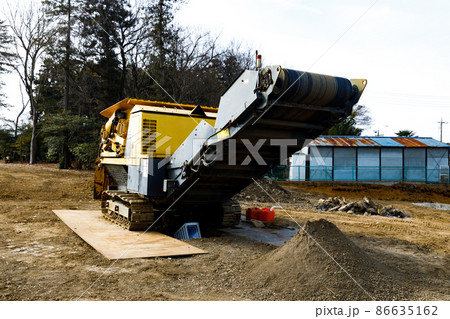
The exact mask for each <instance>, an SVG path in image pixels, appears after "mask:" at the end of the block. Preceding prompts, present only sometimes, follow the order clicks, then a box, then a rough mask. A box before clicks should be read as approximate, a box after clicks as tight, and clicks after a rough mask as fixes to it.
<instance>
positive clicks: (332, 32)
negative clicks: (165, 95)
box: [176, 0, 450, 142]
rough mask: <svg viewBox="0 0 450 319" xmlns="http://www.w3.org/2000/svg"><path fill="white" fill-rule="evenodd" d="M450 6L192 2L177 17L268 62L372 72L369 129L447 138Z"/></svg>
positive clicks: (350, 0)
mask: <svg viewBox="0 0 450 319" xmlns="http://www.w3.org/2000/svg"><path fill="white" fill-rule="evenodd" d="M449 12H450V2H449V1H440V0H430V1H416V0H413V1H411V0H409V1H402V0H390V1H388V0H378V1H375V0H340V1H331V0H315V1H313V0H311V1H306V0H305V1H302V0H258V1H257V0H227V1H211V0H189V2H188V3H187V4H185V5H184V6H183V7H181V9H180V10H179V11H178V12H177V13H176V21H177V22H178V23H179V24H180V25H184V26H190V27H192V28H197V29H199V30H203V31H207V30H210V31H211V32H212V33H213V34H220V38H221V39H222V41H223V43H227V42H228V41H231V40H235V41H237V42H242V43H243V44H244V45H246V46H248V47H249V48H251V49H257V50H259V52H260V53H261V54H262V55H263V64H265V65H271V64H279V65H281V66H283V67H289V68H294V69H297V70H302V71H311V72H317V73H324V74H330V75H336V76H343V77H347V78H366V79H367V80H368V85H367V88H366V91H365V92H364V94H363V96H362V98H361V100H360V104H364V105H366V106H367V107H368V108H369V109H370V113H371V116H372V118H373V125H372V127H371V128H370V129H367V130H365V131H364V132H363V134H365V135H375V133H374V131H378V130H379V131H380V133H381V134H383V135H385V136H392V135H394V133H395V132H397V131H398V130H401V129H409V130H413V131H415V132H416V133H417V134H418V135H419V136H430V137H434V138H436V139H439V135H440V130H439V124H438V122H439V121H440V120H441V117H442V118H443V119H444V121H446V122H450V112H449V110H450V76H449V74H450V14H449ZM443 128H444V130H443V141H446V142H450V124H446V125H445V124H444V126H443Z"/></svg>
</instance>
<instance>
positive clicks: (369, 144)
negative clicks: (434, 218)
mask: <svg viewBox="0 0 450 319" xmlns="http://www.w3.org/2000/svg"><path fill="white" fill-rule="evenodd" d="M449 150H450V147H449V145H447V144H444V143H441V142H439V141H437V140H435V139H433V138H430V137H378V136H377V137H362V136H321V137H318V138H316V139H315V140H314V141H313V142H312V143H311V144H309V147H308V149H307V150H305V149H304V150H302V151H303V153H300V152H299V153H296V154H294V155H293V157H292V158H291V165H290V167H289V179H290V180H311V181H411V182H427V183H448V182H449Z"/></svg>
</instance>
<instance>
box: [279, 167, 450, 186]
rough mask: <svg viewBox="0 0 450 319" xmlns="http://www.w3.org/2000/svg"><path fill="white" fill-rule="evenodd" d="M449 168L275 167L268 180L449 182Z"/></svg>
mask: <svg viewBox="0 0 450 319" xmlns="http://www.w3.org/2000/svg"><path fill="white" fill-rule="evenodd" d="M449 175H450V169H449V167H444V168H438V169H436V168H433V169H431V168H427V167H424V166H408V167H405V166H299V165H293V166H277V167H276V168H273V169H272V170H271V174H270V177H271V178H272V179H275V180H291V181H365V182H380V181H382V182H393V181H398V182H424V183H449Z"/></svg>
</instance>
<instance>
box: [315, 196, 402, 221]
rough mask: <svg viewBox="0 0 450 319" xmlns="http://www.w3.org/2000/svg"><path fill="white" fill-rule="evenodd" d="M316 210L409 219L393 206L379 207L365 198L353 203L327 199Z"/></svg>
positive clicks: (340, 198) (343, 199)
mask: <svg viewBox="0 0 450 319" xmlns="http://www.w3.org/2000/svg"><path fill="white" fill-rule="evenodd" d="M316 208H317V209H318V210H321V211H328V212H336V211H339V212H347V213H349V214H360V215H363V214H364V215H380V216H387V217H398V218H405V217H408V215H407V214H406V213H405V212H404V211H402V210H400V209H397V208H394V207H392V206H391V205H389V206H382V205H377V204H375V203H374V202H373V201H372V200H371V199H369V198H367V197H364V199H363V200H360V201H353V202H351V201H348V200H346V199H345V198H343V197H329V198H327V199H320V200H319V201H318V203H317V205H316Z"/></svg>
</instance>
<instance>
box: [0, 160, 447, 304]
mask: <svg viewBox="0 0 450 319" xmlns="http://www.w3.org/2000/svg"><path fill="white" fill-rule="evenodd" d="M92 179H93V172H91V171H72V170H68V171H67V170H66V171H62V170H58V169H56V168H54V167H53V166H49V165H34V166H29V165H21V164H3V163H2V164H0V214H1V220H0V241H1V243H2V245H1V246H0V256H1V257H0V300H78V299H81V300H343V299H358V300H364V299H371V298H375V299H381V300H449V299H450V280H449V278H450V252H449V237H450V228H449V226H450V211H443V210H435V209H432V208H426V207H418V206H414V205H412V204H411V202H440V203H450V193H449V189H450V188H449V185H407V184H396V185H392V186H385V185H369V184H350V183H341V184H332V183H287V182H282V183H279V184H278V185H281V186H282V187H280V186H274V185H272V186H271V185H268V184H265V183H264V184H263V185H261V186H262V187H263V188H264V187H272V188H273V187H276V188H277V189H278V191H271V192H270V194H272V195H273V197H274V199H275V202H274V201H273V200H272V199H271V198H270V197H264V193H265V192H264V191H260V192H259V193H258V188H257V187H255V185H253V186H252V187H253V188H252V189H250V191H248V190H247V191H246V192H244V193H243V194H241V195H240V196H237V198H238V199H239V201H240V202H241V206H242V207H243V208H244V209H245V208H246V207H250V206H273V205H276V204H279V205H281V206H283V208H284V209H285V211H283V210H282V209H277V218H276V220H275V222H272V223H271V225H268V226H276V225H286V226H297V224H296V223H300V224H301V225H305V229H306V230H307V231H308V232H310V233H311V235H312V236H313V237H314V238H317V242H318V243H320V244H321V246H323V247H324V248H326V249H325V250H326V251H327V252H329V253H330V254H331V255H334V256H332V257H333V258H335V260H336V262H338V263H339V264H340V265H342V266H343V268H345V269H347V270H348V272H349V274H350V275H351V276H352V277H353V278H354V279H355V280H356V281H357V283H358V284H360V285H361V287H359V286H358V285H357V284H356V283H355V282H353V281H352V280H351V279H350V278H349V276H348V275H346V274H345V273H343V272H342V271H341V269H340V268H339V267H337V264H336V263H335V262H333V260H332V259H331V258H329V257H330V256H327V255H326V254H325V253H324V251H322V250H321V249H319V248H318V246H317V243H315V242H313V241H311V238H310V237H308V236H306V235H305V234H304V233H300V232H299V233H298V234H297V235H296V236H295V237H294V238H293V239H292V240H291V241H290V242H288V243H287V244H285V245H283V246H281V247H280V248H276V247H273V246H271V245H268V244H263V243H259V242H255V241H252V240H250V239H247V238H243V237H239V236H232V235H229V234H226V233H223V232H220V231H215V232H212V233H211V236H209V237H204V238H202V239H196V240H189V241H188V242H190V243H191V244H193V245H195V246H197V247H199V248H201V249H204V250H207V251H209V253H208V254H205V255H197V256H189V257H178V258H140V259H132V260H118V261H117V262H114V261H109V260H107V259H105V258H104V257H103V256H102V255H101V254H100V253H98V252H97V251H95V250H94V249H93V248H91V246H89V245H88V244H87V243H85V242H84V241H83V240H82V239H81V238H79V237H78V236H77V235H76V234H75V233H73V232H72V231H71V230H70V229H69V228H68V227H67V226H66V225H65V224H64V223H63V222H61V221H60V220H59V219H58V218H57V217H56V215H54V214H53V213H52V209H98V208H99V206H100V203H99V202H98V201H96V200H93V199H92V184H93V181H92ZM256 193H258V194H256ZM328 196H344V197H346V198H349V199H361V198H362V197H363V196H367V197H369V198H371V199H373V200H375V202H376V203H377V204H382V205H393V206H394V207H397V208H401V209H403V210H405V211H407V212H408V214H409V215H410V217H409V218H406V219H397V218H390V217H381V216H363V215H351V214H348V213H345V212H319V211H316V210H315V209H314V204H315V203H316V202H317V200H318V199H320V198H324V197H328ZM275 197H276V198H275ZM280 198H281V200H280ZM105 271H106V272H105ZM363 289H364V290H365V292H364V290H363ZM366 292H367V293H366Z"/></svg>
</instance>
